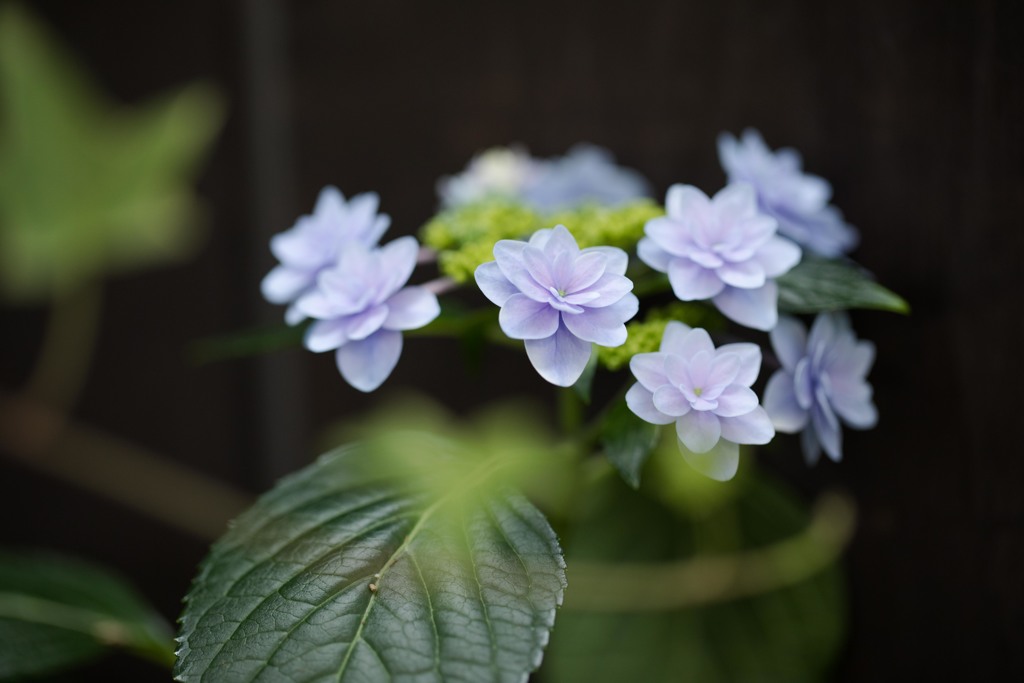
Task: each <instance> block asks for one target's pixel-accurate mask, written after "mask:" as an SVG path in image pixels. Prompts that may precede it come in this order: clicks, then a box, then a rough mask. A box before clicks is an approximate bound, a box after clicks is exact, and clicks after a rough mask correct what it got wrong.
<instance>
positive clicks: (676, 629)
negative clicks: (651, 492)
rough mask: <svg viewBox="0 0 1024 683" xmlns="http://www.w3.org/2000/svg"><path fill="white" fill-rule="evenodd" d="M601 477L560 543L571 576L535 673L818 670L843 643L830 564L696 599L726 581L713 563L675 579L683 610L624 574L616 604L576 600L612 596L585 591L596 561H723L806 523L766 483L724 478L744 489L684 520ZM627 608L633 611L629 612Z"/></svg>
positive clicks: (632, 677)
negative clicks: (798, 576)
mask: <svg viewBox="0 0 1024 683" xmlns="http://www.w3.org/2000/svg"><path fill="white" fill-rule="evenodd" d="M675 455H676V457H679V456H678V454H675ZM680 460H681V458H680ZM680 464H681V465H682V466H683V467H686V465H685V463H682V462H680ZM748 474H749V473H748ZM604 483H605V488H602V489H601V490H599V491H595V492H594V493H593V495H592V496H591V498H592V500H593V501H594V505H593V509H592V510H591V511H590V512H589V514H587V515H586V516H585V517H584V519H583V520H582V521H581V523H580V524H579V526H578V527H577V529H576V530H575V532H574V534H573V535H572V536H571V537H570V538H569V539H568V544H567V545H568V552H567V554H568V562H569V566H570V568H571V573H572V574H573V576H574V583H573V587H572V590H570V591H569V593H568V595H567V600H566V606H565V608H564V609H563V611H562V613H561V614H560V615H559V621H558V628H557V629H556V630H555V632H554V634H553V636H552V642H551V647H550V648H549V651H548V655H547V657H546V658H545V661H544V667H543V669H542V671H541V676H543V677H544V678H545V679H546V680H554V681H560V682H564V683H577V682H579V683H618V682H619V681H645V682H648V683H661V682H665V683H669V682H672V683H674V682H676V681H701V682H702V683H720V682H721V683H725V682H727V681H818V680H823V679H824V678H825V677H826V674H827V671H828V669H829V668H830V665H831V664H832V663H833V661H834V658H835V656H836V655H837V653H838V651H839V649H840V646H841V643H842V638H843V623H844V618H845V616H844V614H845V598H844V593H843V584H842V579H841V576H840V572H839V570H838V569H837V568H836V567H835V566H834V565H826V568H825V569H824V570H823V571H819V572H818V573H813V574H811V575H809V576H807V577H806V578H804V579H802V580H799V581H796V582H794V583H790V584H788V585H785V586H784V587H776V588H774V589H770V590H765V591H759V592H757V593H756V594H754V595H747V596H742V597H741V596H737V597H734V598H733V599H721V598H714V597H711V598H709V599H707V600H703V601H702V600H700V598H701V597H702V596H714V595H715V590H716V587H720V586H721V585H722V583H723V581H724V582H728V581H729V580H730V579H729V575H728V572H727V571H726V572H725V573H724V574H723V571H715V570H714V569H713V567H717V566H718V565H716V564H714V563H713V562H712V564H710V565H708V568H709V571H706V572H704V573H702V574H701V575H700V578H698V577H697V576H696V572H691V573H690V575H689V578H690V580H691V581H692V585H683V586H678V585H677V586H676V588H677V589H679V590H683V591H685V592H687V593H688V594H690V595H691V596H692V597H693V598H695V600H694V602H693V604H692V605H691V606H689V607H685V608H673V607H672V605H671V604H669V603H668V602H667V599H666V596H665V595H664V594H663V593H661V591H660V590H658V588H657V587H656V586H655V585H648V584H646V583H645V582H644V581H643V580H634V577H632V574H631V578H630V579H629V581H628V584H627V585H623V586H621V587H620V590H619V591H616V592H615V594H614V595H613V596H612V597H614V598H615V603H616V604H617V605H620V606H621V607H620V608H618V609H614V610H597V609H588V608H586V607H585V606H584V605H583V603H585V602H589V603H591V606H592V602H593V601H592V600H586V599H585V598H588V597H589V598H595V597H596V598H597V600H598V601H600V602H604V603H608V602H611V601H610V600H607V597H608V590H607V587H604V588H605V589H604V591H603V593H602V594H601V595H595V594H594V591H593V584H592V582H591V581H590V578H589V577H588V576H587V574H588V573H590V572H591V568H593V567H595V566H602V567H606V568H607V567H608V564H605V563H612V564H613V565H617V566H620V567H622V569H623V570H624V571H627V572H629V571H632V570H636V569H637V568H638V567H643V566H646V563H653V564H655V565H658V564H662V563H666V562H671V561H679V560H689V559H694V558H697V557H705V558H709V559H710V558H723V557H728V554H729V553H732V552H736V551H739V550H743V549H752V548H764V547H765V546H767V545H768V544H773V543H780V542H784V541H787V540H790V539H792V538H793V536H794V535H795V534H798V533H801V532H803V531H805V530H806V524H807V514H806V511H805V510H803V509H802V508H801V506H800V504H799V503H798V502H797V501H796V500H795V498H794V497H793V495H792V494H791V493H788V492H786V491H784V490H783V489H781V488H779V487H778V486H776V485H775V484H774V483H773V482H770V481H768V480H765V479H761V478H759V477H757V476H745V477H742V478H741V479H739V480H736V481H734V482H732V483H730V484H728V486H736V487H742V488H741V490H740V491H739V492H738V494H737V495H736V497H735V498H734V499H733V500H731V501H724V502H723V501H716V502H715V504H714V505H713V506H711V507H707V508H702V509H699V510H693V511H692V514H691V515H685V514H684V513H683V512H681V510H680V509H678V508H676V509H670V508H669V507H666V506H664V505H662V504H661V503H660V502H658V501H656V500H654V499H653V498H650V497H647V496H644V495H641V494H638V493H636V492H633V491H630V490H629V489H627V488H625V486H623V485H622V484H621V483H620V482H618V481H617V480H616V479H615V478H609V479H606V480H605V482H604ZM718 486H721V485H718ZM806 550H807V548H806V547H802V548H800V551H806ZM800 551H798V550H797V549H796V548H795V547H794V552H795V553H796V554H795V555H793V556H791V557H790V558H789V559H790V562H786V563H784V564H780V565H779V567H778V571H795V570H794V567H798V566H799V565H800V564H801V563H802V562H810V561H811V560H810V557H809V555H806V556H805V555H802V554H800ZM624 558H628V563H629V564H627V565H625V566H623V565H621V564H619V563H622V562H625V561H626V560H625V559H624ZM595 563H596V564H595ZM633 573H635V571H633ZM584 593H585V594H586V595H584ZM637 603H642V605H643V607H639V608H637V607H635V605H636V604H637Z"/></svg>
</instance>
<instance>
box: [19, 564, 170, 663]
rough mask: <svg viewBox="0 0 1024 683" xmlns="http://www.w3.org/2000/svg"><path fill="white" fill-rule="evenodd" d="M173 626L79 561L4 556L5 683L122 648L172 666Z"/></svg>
mask: <svg viewBox="0 0 1024 683" xmlns="http://www.w3.org/2000/svg"><path fill="white" fill-rule="evenodd" d="M172 645H173V643H172V642H171V631H170V627H169V626H168V625H167V624H166V623H165V622H164V621H163V619H162V618H161V617H160V616H159V615H157V614H156V613H155V612H154V611H153V610H152V609H151V608H150V607H149V606H147V605H146V603H145V602H144V601H143V600H142V599H141V598H140V597H139V596H138V595H136V594H135V592H134V591H133V590H132V589H131V588H129V587H128V586H126V585H125V584H123V583H122V582H121V581H120V579H117V578H115V577H113V576H111V575H109V574H107V573H106V572H105V571H103V570H100V569H98V568H96V567H93V566H91V565H88V564H85V563H83V562H80V561H78V560H71V559H68V558H63V557H56V556H46V555H29V554H12V553H3V554H0V680H8V679H11V678H20V677H22V676H36V675H41V674H45V673H49V672H54V671H59V670H62V669H67V668H69V667H73V666H75V665H79V664H83V663H85V662H88V661H90V660H92V659H94V658H96V657H98V656H100V655H101V654H102V653H103V652H104V651H105V650H106V649H107V648H110V647H123V648H128V649H131V650H133V651H135V652H137V653H138V654H140V655H142V656H144V657H147V658H150V659H155V660H158V661H161V662H163V663H165V664H169V663H170V662H171V661H173V654H172V651H173V647H172Z"/></svg>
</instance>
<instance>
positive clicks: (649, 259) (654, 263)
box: [609, 237, 673, 273]
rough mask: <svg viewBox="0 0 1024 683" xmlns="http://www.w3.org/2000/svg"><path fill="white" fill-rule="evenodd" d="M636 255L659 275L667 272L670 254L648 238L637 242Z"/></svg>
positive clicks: (670, 259)
mask: <svg viewBox="0 0 1024 683" xmlns="http://www.w3.org/2000/svg"><path fill="white" fill-rule="evenodd" d="M636 255H637V256H639V257H640V260H641V261H643V262H644V263H646V264H647V265H648V266H650V267H651V268H653V269H654V270H657V271H658V272H661V273H667V272H668V264H669V263H671V261H672V258H673V256H672V254H670V253H668V252H667V251H665V250H664V249H662V248H661V247H659V246H658V245H657V243H656V242H655V241H654V240H652V239H651V238H650V237H642V238H641V239H640V241H639V242H637V245H636ZM610 271H611V269H610V268H609V272H610ZM623 272H625V271H623Z"/></svg>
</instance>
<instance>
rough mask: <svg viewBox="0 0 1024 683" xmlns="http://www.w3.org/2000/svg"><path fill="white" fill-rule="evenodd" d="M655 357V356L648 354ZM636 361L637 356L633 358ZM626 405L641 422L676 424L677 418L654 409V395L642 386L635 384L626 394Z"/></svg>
mask: <svg viewBox="0 0 1024 683" xmlns="http://www.w3.org/2000/svg"><path fill="white" fill-rule="evenodd" d="M646 355H654V354H646ZM633 358H634V360H635V359H636V356H633ZM626 405H627V406H629V409H630V410H632V411H633V413H634V414H635V415H636V416H637V417H639V418H640V419H641V420H644V421H646V422H650V423H651V424H656V425H667V424H670V423H672V422H675V420H676V418H674V417H672V416H671V415H666V414H664V413H663V412H661V411H660V410H658V409H657V408H655V407H654V394H652V393H651V392H650V391H649V390H647V389H645V388H644V387H643V385H642V384H639V383H637V384H634V385H633V386H632V387H630V388H629V391H627V392H626Z"/></svg>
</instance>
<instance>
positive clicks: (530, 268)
mask: <svg viewBox="0 0 1024 683" xmlns="http://www.w3.org/2000/svg"><path fill="white" fill-rule="evenodd" d="M523 265H524V266H526V272H528V273H529V274H530V277H531V278H533V280H534V281H535V282H536V283H537V284H539V285H540V286H541V287H544V288H545V289H547V288H548V287H555V286H557V285H556V282H555V276H554V272H553V270H552V265H553V264H552V263H551V262H550V260H549V259H548V257H547V255H546V254H545V253H544V252H543V251H542V250H540V249H538V248H536V247H531V246H527V247H526V248H525V249H523Z"/></svg>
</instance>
